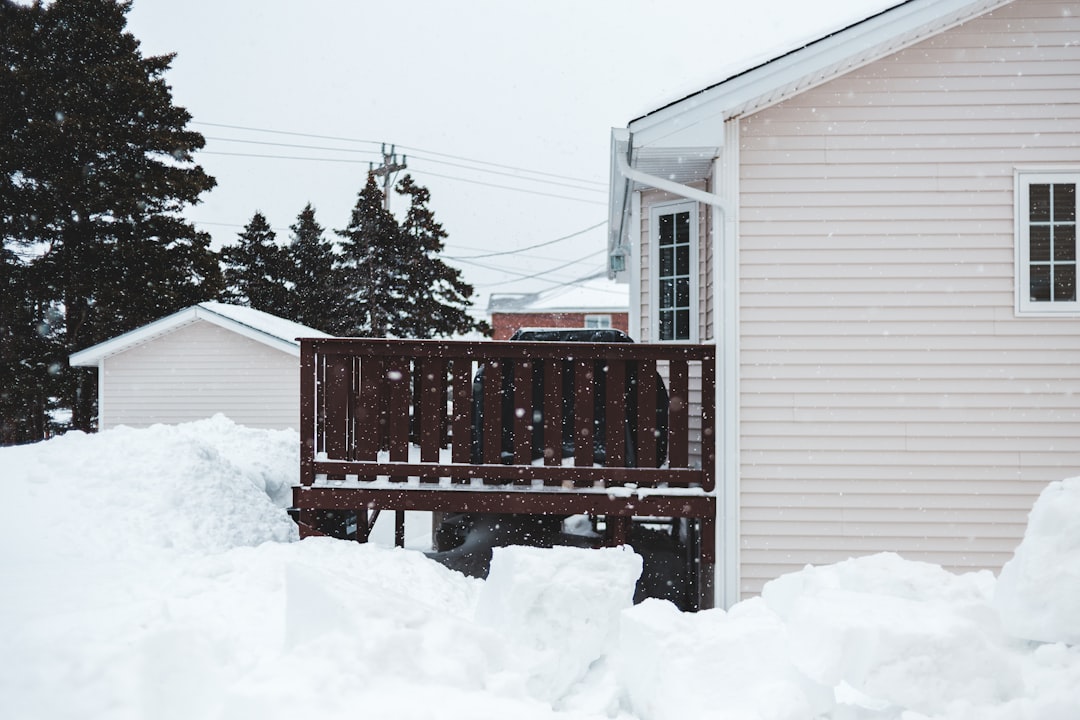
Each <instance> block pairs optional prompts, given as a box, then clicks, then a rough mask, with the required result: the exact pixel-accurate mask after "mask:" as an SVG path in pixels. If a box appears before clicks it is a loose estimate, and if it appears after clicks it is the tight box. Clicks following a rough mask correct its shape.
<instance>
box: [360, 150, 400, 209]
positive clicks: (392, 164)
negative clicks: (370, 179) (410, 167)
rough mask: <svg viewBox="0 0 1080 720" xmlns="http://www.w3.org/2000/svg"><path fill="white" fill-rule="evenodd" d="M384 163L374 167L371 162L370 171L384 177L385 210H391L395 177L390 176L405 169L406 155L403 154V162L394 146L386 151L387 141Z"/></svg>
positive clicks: (383, 152) (383, 151)
mask: <svg viewBox="0 0 1080 720" xmlns="http://www.w3.org/2000/svg"><path fill="white" fill-rule="evenodd" d="M382 156H383V161H382V165H380V166H379V167H373V166H372V164H371V163H368V171H369V172H371V173H374V174H375V175H381V176H382V179H383V210H386V211H387V212H389V211H390V186H391V185H392V184H393V178H391V177H390V176H391V175H392V174H393V173H396V172H398V171H401V170H404V169H405V167H406V165H405V160H406V157H405V156H404V155H402V156H401V163H400V164H399V163H398V161H397V153H396V152H394V146H393V145H391V146H390V152H386V143H383V145H382Z"/></svg>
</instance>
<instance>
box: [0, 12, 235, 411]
mask: <svg viewBox="0 0 1080 720" xmlns="http://www.w3.org/2000/svg"><path fill="white" fill-rule="evenodd" d="M129 9H130V2H121V1H119V0H55V1H54V2H51V3H48V4H44V3H35V4H34V5H21V4H18V3H15V2H13V0H0V13H2V16H0V27H3V28H4V36H3V41H2V42H0V92H2V93H3V94H2V95H0V107H2V108H3V111H2V112H0V239H2V240H3V246H4V247H5V248H23V249H26V250H27V251H33V252H35V253H37V257H36V258H34V259H33V260H32V261H31V262H30V273H29V277H31V278H33V279H34V282H35V283H36V284H35V285H34V287H33V288H32V291H33V292H31V296H32V297H34V298H36V301H35V302H36V307H37V309H38V311H39V314H40V313H43V312H44V310H42V309H43V308H47V309H51V310H52V311H54V312H55V311H59V312H60V313H61V314H60V316H59V317H57V318H56V322H51V323H48V326H49V328H50V331H49V336H50V337H55V338H57V343H56V346H55V348H54V350H53V351H52V352H53V353H54V354H53V356H52V357H51V358H50V359H49V360H48V362H47V363H46V364H47V366H48V367H51V368H54V369H56V368H59V370H58V371H57V381H58V387H57V388H55V389H53V388H50V389H49V392H55V393H56V394H57V395H58V398H59V403H60V405H62V406H63V407H66V408H70V409H71V424H72V425H73V426H74V427H76V428H80V429H84V430H86V429H91V428H92V425H93V419H94V415H95V407H94V406H95V395H96V389H97V378H96V374H94V373H92V372H87V371H85V370H81V369H80V370H78V371H73V370H71V369H70V368H68V366H67V355H68V354H69V353H71V352H74V351H76V350H80V349H83V348H85V347H88V346H90V345H93V344H95V343H97V342H101V341H102V340H105V339H107V338H109V337H113V336H115V335H117V334H118V333H121V332H124V331H126V330H130V329H133V328H134V327H137V326H139V325H141V324H144V323H146V322H149V321H151V320H154V319H156V318H159V317H162V316H163V315H167V314H168V313H170V312H174V311H176V310H178V309H180V308H182V307H184V306H187V305H190V304H192V303H195V302H199V301H201V300H205V299H209V298H212V297H216V296H217V295H218V293H219V291H220V271H219V268H218V264H217V258H216V256H215V255H214V254H213V253H212V252H211V251H210V249H209V242H210V238H209V236H208V235H206V234H205V233H199V232H197V231H196V230H195V229H194V227H192V225H191V224H190V223H188V222H186V221H185V220H183V219H182V217H181V216H180V212H181V211H182V210H183V209H184V207H186V206H187V205H190V204H192V203H195V202H197V201H198V198H199V196H200V195H201V194H202V193H203V192H205V191H207V190H209V189H210V188H211V187H213V185H214V180H213V178H211V177H210V176H208V175H207V174H206V173H205V172H204V171H203V170H202V168H201V167H199V166H198V165H196V164H195V163H194V162H193V161H192V153H193V152H194V151H196V150H198V149H200V148H201V147H202V146H203V144H204V140H203V137H202V136H201V135H200V134H199V133H197V132H193V131H191V130H188V129H187V124H188V122H189V121H190V119H191V116H190V115H189V114H188V113H187V111H186V110H184V109H183V108H180V107H177V106H175V105H174V104H173V102H172V96H171V92H170V90H169V87H168V85H167V84H166V83H165V80H164V74H165V72H166V71H167V70H168V68H169V65H170V63H171V61H172V56H171V55H166V56H156V57H143V56H142V54H141V53H140V51H139V43H138V41H137V40H136V39H135V38H134V37H133V36H132V35H131V34H130V33H128V32H125V27H126V22H127V21H126V13H127V12H128V10H129ZM34 412H35V413H36V414H37V415H36V417H35V418H34V419H33V420H30V421H29V424H30V425H32V426H39V425H41V424H42V422H43V417H42V415H41V413H43V412H45V411H44V410H42V409H40V408H39V409H37V410H35V411H34Z"/></svg>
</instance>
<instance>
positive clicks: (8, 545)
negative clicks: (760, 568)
mask: <svg viewBox="0 0 1080 720" xmlns="http://www.w3.org/2000/svg"><path fill="white" fill-rule="evenodd" d="M297 444H298V441H297V437H296V435H295V433H288V432H286V433H280V432H271V431H256V430H249V429H246V428H242V427H237V426H235V425H233V424H232V423H230V422H229V421H228V420H226V419H225V418H221V417H218V418H214V419H211V420H207V421H204V422H199V423H191V424H188V425H181V426H176V427H154V428H149V429H146V430H131V429H117V430H112V431H108V432H105V433H101V434H100V435H96V436H86V435H69V436H66V437H63V438H58V439H56V440H52V441H49V442H46V443H41V444H38V445H34V446H28V447H17V448H2V449H0V479H2V481H3V485H4V490H5V494H4V498H5V503H6V506H5V509H6V510H7V512H6V513H5V522H4V523H2V524H0V562H3V567H4V570H5V577H4V585H3V588H4V590H3V592H0V638H2V642H3V652H2V653H0V717H4V718H8V717H11V718H31V719H37V718H41V719H45V720H52V719H55V718H60V719H63V718H72V719H75V718H78V719H79V720H84V719H90V720H96V719H98V718H110V719H112V718H118V719H120V720H126V719H129V718H130V719H132V720H134V719H136V718H155V719H157V718H163V719H165V720H170V719H172V718H175V719H176V720H195V719H200V720H201V719H202V718H229V719H230V720H232V719H234V718H240V719H244V718H259V719H260V720H274V719H275V718H295V717H313V718H319V719H320V720H323V719H326V718H330V719H333V718H352V717H356V715H357V714H358V713H360V714H364V715H367V716H370V717H378V718H395V719H396V718H406V719H408V718H417V719H419V718H436V717H438V718H441V719H445V720H459V719H461V720H464V719H465V718H469V719H470V720H472V719H475V718H480V719H482V720H486V719H488V718H492V719H494V718H500V719H501V718H508V717H512V718H523V719H524V720H532V719H534V718H535V719H540V718H546V719H549V718H556V717H558V718H563V719H565V720H601V719H605V720H634V719H636V718H640V719H642V720H667V719H669V718H670V719H674V718H680V719H682V718H710V717H724V718H733V719H737V720H811V719H813V720H928V719H931V718H932V719H934V720H1072V719H1073V718H1077V717H1080V644H1078V643H1077V642H1076V641H1077V637H1076V632H1077V630H1076V628H1077V626H1076V624H1075V623H1076V618H1077V617H1078V616H1080V608H1078V607H1077V602H1078V598H1080V592H1078V590H1077V586H1076V578H1077V576H1078V573H1077V562H1078V559H1077V558H1078V548H1077V537H1078V535H1080V532H1078V530H1077V519H1076V518H1077V517H1080V497H1078V495H1080V492H1078V488H1080V485H1078V482H1077V481H1075V480H1072V481H1066V482H1064V483H1055V484H1053V485H1051V486H1050V488H1049V489H1048V490H1047V492H1046V493H1045V494H1044V496H1043V497H1042V498H1041V499H1040V500H1039V502H1038V504H1037V505H1036V507H1035V510H1034V511H1033V513H1032V516H1031V526H1030V528H1029V531H1028V534H1027V537H1026V538H1025V540H1024V543H1023V545H1022V546H1021V547H1020V549H1019V550H1018V552H1017V555H1016V558H1015V559H1014V560H1013V562H1012V563H1010V565H1009V567H1008V568H1007V570H1006V571H1005V573H1004V574H1003V578H1002V579H1001V580H1000V581H996V580H995V579H994V577H993V576H992V575H991V574H990V573H985V572H984V573H973V574H968V575H960V576H957V575H953V574H951V573H948V572H946V571H944V570H942V569H941V568H940V567H937V566H934V565H927V564H923V563H914V562H907V561H904V560H902V559H901V558H899V557H897V556H895V555H888V554H882V555H877V556H873V557H866V558H859V559H856V560H851V561H848V562H844V563H839V564H837V565H833V566H828V567H817V568H807V569H805V570H803V571H801V572H798V573H794V574H792V575H788V576H786V577H784V578H781V579H779V580H776V581H774V582H772V583H770V584H769V585H767V586H766V589H765V592H764V594H763V597H761V598H756V599H753V600H748V601H746V602H743V603H740V604H739V605H737V606H735V607H734V608H732V609H731V610H730V611H729V612H725V611H723V610H710V611H706V612H701V613H697V614H683V613H680V612H678V611H676V610H675V608H674V607H673V606H672V605H670V604H668V603H665V602H660V601H649V602H645V603H642V604H641V605H638V606H634V607H630V606H629V602H630V597H631V593H632V587H633V583H634V579H635V578H636V577H637V574H638V573H639V572H640V568H641V565H640V559H639V558H638V557H637V556H636V555H634V554H633V553H630V552H627V551H624V550H605V551H591V550H579V549H571V548H556V549H553V550H539V549H530V548H506V549H500V550H498V551H497V552H496V554H495V557H494V560H493V563H492V573H491V576H490V578H489V580H488V581H486V582H481V581H478V580H473V579H469V578H466V577H464V576H462V575H460V574H458V573H454V572H451V571H449V570H447V569H445V568H444V567H442V566H441V565H438V564H437V563H434V562H432V561H430V560H428V559H427V558H425V557H424V556H423V555H422V554H420V553H417V552H414V551H410V550H399V549H393V548H387V547H380V546H377V545H375V544H369V545H358V544H355V543H347V542H338V541H334V540H329V539H324V538H318V539H309V540H305V541H303V542H295V538H296V533H295V528H294V526H293V525H292V523H291V521H290V520H289V519H288V516H287V514H286V513H285V511H284V507H283V506H284V505H285V504H286V503H287V501H288V488H289V485H290V484H291V483H293V482H295V480H296V475H297V465H298V458H297ZM995 595H996V599H995ZM1003 628H1005V629H1006V630H1007V631H1008V632H1006V631H1005V630H1003ZM1026 638H1034V639H1037V640H1042V641H1043V642H1033V641H1032V640H1029V639H1026Z"/></svg>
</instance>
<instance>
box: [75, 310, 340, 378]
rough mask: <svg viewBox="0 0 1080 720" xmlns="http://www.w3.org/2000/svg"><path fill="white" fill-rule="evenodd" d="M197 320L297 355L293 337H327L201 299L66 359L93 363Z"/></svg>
mask: <svg viewBox="0 0 1080 720" xmlns="http://www.w3.org/2000/svg"><path fill="white" fill-rule="evenodd" d="M199 320H203V321H206V322H210V323H213V324H214V325H217V326H219V327H222V328H224V329H226V330H230V331H232V332H235V333H237V334H239V335H243V336H244V337H247V338H250V339H252V340H255V341H256V342H261V343H263V344H264V345H269V346H270V347H272V348H276V349H278V350H281V351H282V352H286V353H288V354H290V355H294V356H297V357H299V356H300V343H299V342H297V338H302V337H330V335H327V334H326V333H324V332H322V331H321V330H316V329H315V328H312V327H308V326H307V325H301V324H300V323H295V322H292V321H291V320H286V319H285V318H281V317H278V316H277V315H271V314H270V313H265V312H262V311H261V310H254V309H252V308H248V307H240V306H239V305H228V304H226V303H220V302H203V303H199V304H198V305H192V306H191V307H188V308H184V309H183V310H180V311H179V312H175V313H173V314H172V315H167V316H166V317H163V318H161V319H159V320H155V321H154V322H152V323H149V324H147V325H143V326H142V327H139V328H135V329H134V330H131V331H130V332H126V333H124V334H123V335H118V336H116V337H114V338H112V339H111V340H106V341H105V342H102V343H98V344H97V345H93V346H91V347H88V348H86V349H85V350H80V351H79V352H77V353H73V354H72V355H71V356H70V357H69V361H70V363H71V364H72V365H73V366H83V367H93V366H95V365H97V364H98V363H99V362H100V361H101V360H103V359H105V358H107V357H109V356H110V355H116V354H117V353H121V352H124V351H125V350H130V349H131V348H133V347H135V346H137V345H142V344H143V343H146V342H150V341H151V340H154V339H156V338H158V337H161V336H162V335H167V334H168V333H171V332H173V331H175V330H178V329H179V328H181V327H184V326H186V325H190V324H192V323H194V322H196V321H199Z"/></svg>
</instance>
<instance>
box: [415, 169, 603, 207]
mask: <svg viewBox="0 0 1080 720" xmlns="http://www.w3.org/2000/svg"><path fill="white" fill-rule="evenodd" d="M416 172H417V174H419V175H430V176H431V177H437V178H446V179H447V180H460V181H461V182H467V183H472V184H473V185H483V186H485V187H493V188H501V189H503V190H514V191H516V192H523V193H529V194H530V195H542V196H544V197H551V198H559V199H560V200H573V201H574V202H582V203H589V204H590V205H607V203H606V202H601V201H599V200H586V199H585V198H576V197H570V196H569V195H557V194H555V193H546V192H540V191H539V190H527V189H525V188H517V187H512V186H510V185H496V184H495V183H487V182H483V181H482V180H470V179H468V178H463V177H455V176H453V175H441V174H439V173H433V172H431V171H430V170H419V169H418V170H416ZM523 179H524V178H523Z"/></svg>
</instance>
